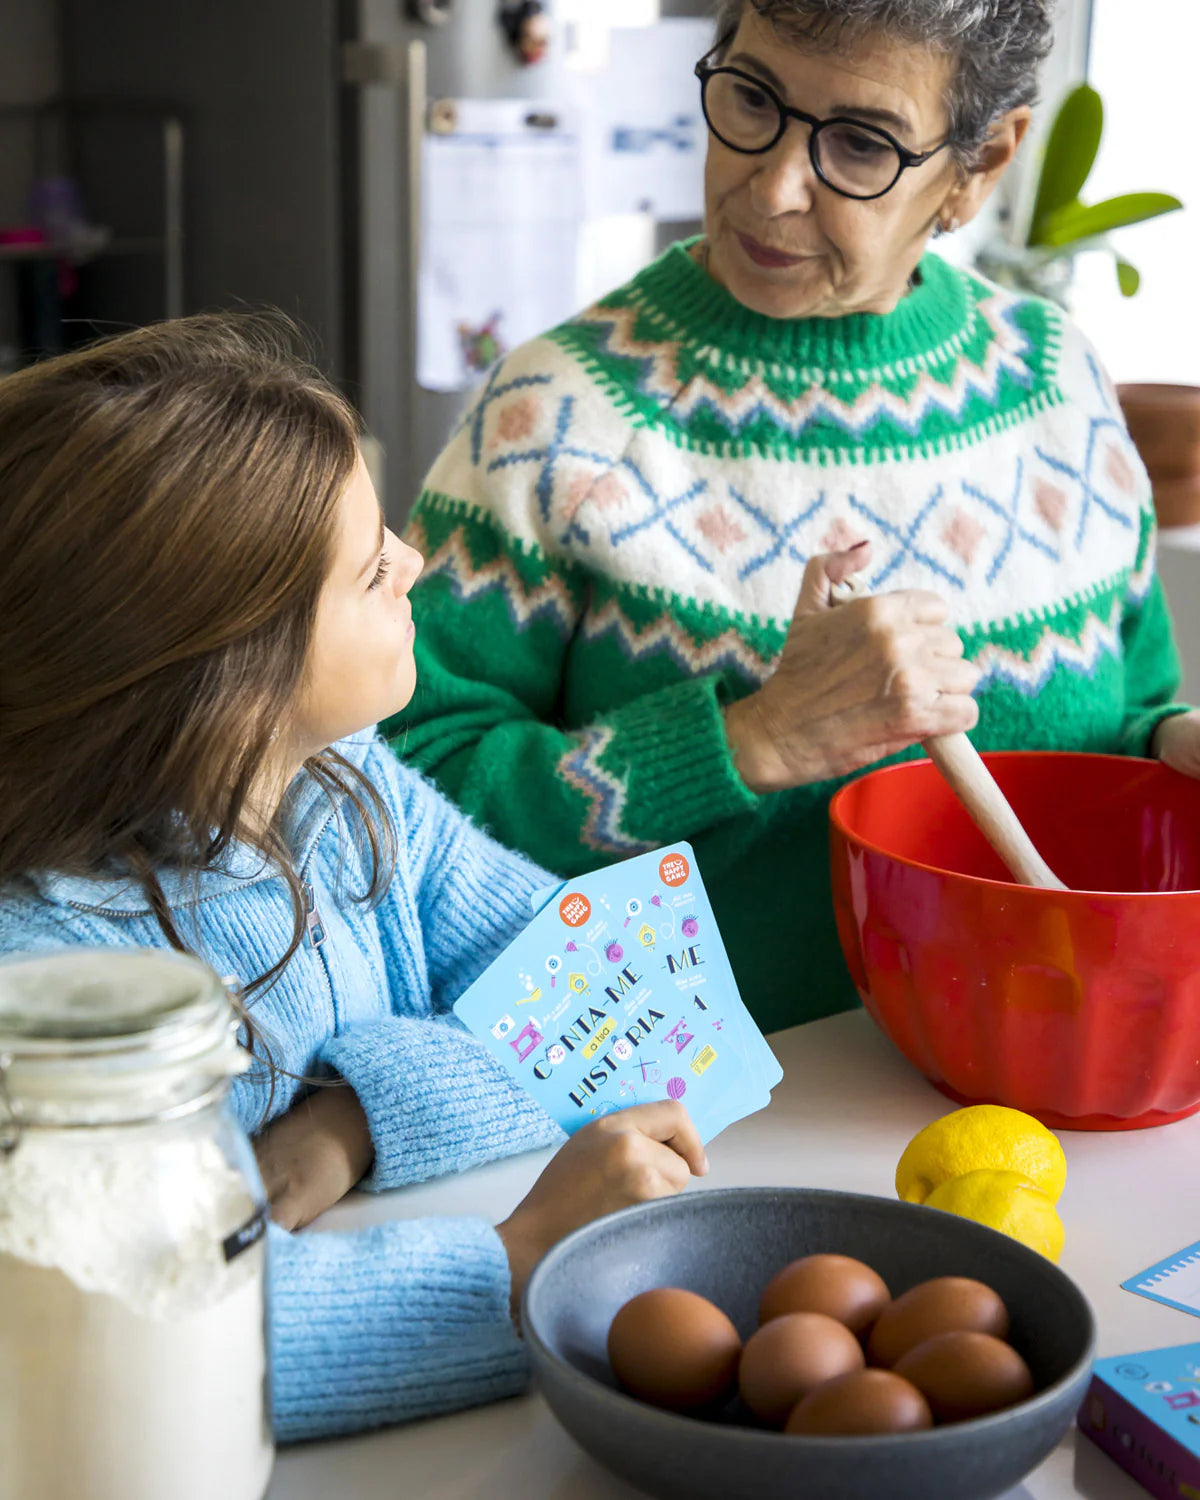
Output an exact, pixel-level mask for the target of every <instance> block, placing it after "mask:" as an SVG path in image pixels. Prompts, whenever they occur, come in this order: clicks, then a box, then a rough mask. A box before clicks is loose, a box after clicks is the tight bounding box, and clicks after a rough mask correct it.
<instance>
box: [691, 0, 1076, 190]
mask: <svg viewBox="0 0 1200 1500" xmlns="http://www.w3.org/2000/svg"><path fill="white" fill-rule="evenodd" d="M1054 3H1055V0H719V3H718V6H717V27H718V33H717V34H718V36H719V37H721V38H726V37H731V36H732V34H733V33H734V32H735V31H736V30H737V27H738V23H739V22H740V21H741V19H742V15H743V14H744V12H745V11H746V10H747V9H748V8H753V9H754V10H756V11H757V12H758V14H759V15H760V16H761V17H762V18H763V20H764V21H766V22H767V23H768V24H769V25H770V26H772V27H773V28H774V29H775V30H776V31H777V32H778V33H779V35H780V38H781V39H782V40H784V41H795V42H799V43H804V42H807V43H809V44H811V45H814V46H817V47H821V48H824V49H829V50H835V49H838V48H840V47H842V46H844V45H847V44H853V42H854V40H855V38H857V37H860V36H863V35H866V34H869V33H876V34H881V35H883V36H886V37H890V38H892V39H893V40H894V41H897V42H901V43H905V44H907V45H909V46H919V47H929V48H931V49H933V50H934V51H939V52H946V53H948V54H949V55H950V56H951V57H952V58H953V60H954V70H953V73H952V75H951V80H950V88H949V95H948V98H947V100H946V105H947V109H948V111H949V115H950V132H949V133H950V136H951V138H952V140H953V142H954V149H955V154H956V156H957V157H958V158H959V160H960V161H962V162H964V163H969V162H970V161H971V160H972V159H973V158H974V156H975V153H976V152H977V151H978V149H979V147H980V146H981V145H982V144H983V142H984V141H985V140H986V139H987V135H988V131H989V129H990V128H991V126H992V124H993V122H994V121H996V120H998V119H999V118H1000V116H1001V115H1003V114H1006V113H1007V112H1008V111H1009V110H1010V109H1016V108H1018V107H1019V106H1020V105H1023V104H1033V103H1035V101H1036V100H1037V90H1038V82H1037V75H1038V68H1039V65H1040V64H1041V62H1042V61H1043V59H1044V58H1045V57H1046V56H1047V55H1048V53H1049V51H1050V48H1051V46H1052V45H1053V41H1054V19H1053V14H1054Z"/></svg>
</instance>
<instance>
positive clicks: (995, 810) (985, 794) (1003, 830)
mask: <svg viewBox="0 0 1200 1500" xmlns="http://www.w3.org/2000/svg"><path fill="white" fill-rule="evenodd" d="M868 592H869V590H868V589H867V588H866V587H865V586H864V585H863V584H862V583H861V582H860V581H859V580H858V579H857V578H853V577H852V578H848V579H847V580H846V581H845V582H844V583H838V584H834V585H833V587H832V588H831V590H830V596H831V600H832V602H833V604H834V605H839V604H845V603H848V602H849V600H851V599H854V598H863V597H865V595H866V594H867V593H868ZM921 748H922V749H923V750H924V751H925V753H926V755H928V756H929V758H930V760H931V761H932V762H933V763H934V765H935V766H936V767H937V768H938V770H939V771H940V772H941V774H942V776H943V778H944V779H945V781H946V782H947V783H948V785H949V786H950V789H951V790H952V791H953V792H954V795H955V796H956V797H957V798H958V800H959V801H960V802H961V803H962V805H963V806H964V807H965V808H966V810H967V811H968V812H969V813H970V815H971V817H972V818H973V819H974V820H975V823H976V826H977V827H978V828H979V831H980V832H981V833H982V834H983V836H984V838H985V839H987V841H988V843H989V844H991V846H992V848H993V849H994V850H995V851H996V853H997V854H998V855H999V856H1000V858H1001V859H1002V860H1003V861H1004V863H1005V864H1006V865H1007V866H1008V869H1009V872H1010V873H1011V874H1012V875H1013V876H1014V878H1015V879H1016V881H1017V883H1018V884H1019V885H1033V886H1040V887H1041V888H1042V889H1043V890H1049V891H1065V890H1067V889H1068V887H1067V886H1065V885H1064V884H1063V883H1062V881H1061V880H1060V879H1059V878H1058V876H1057V875H1056V874H1055V873H1054V871H1053V870H1052V869H1051V868H1050V866H1049V865H1048V864H1047V863H1046V861H1045V860H1044V859H1043V858H1042V856H1041V855H1040V854H1039V853H1038V852H1037V850H1036V849H1035V848H1034V844H1033V840H1032V839H1031V838H1030V837H1029V835H1028V834H1027V833H1026V832H1025V830H1024V828H1022V826H1021V822H1020V819H1019V818H1018V817H1017V815H1016V813H1015V812H1013V810H1012V808H1011V807H1010V806H1009V805H1008V799H1007V798H1006V797H1005V795H1004V793H1003V792H1002V791H1001V790H1000V788H999V787H998V786H997V785H996V782H995V779H994V778H993V776H992V773H991V772H990V771H989V770H988V768H987V767H986V766H985V765H984V763H983V761H982V759H981V758H980V755H979V751H978V750H976V748H975V746H974V745H972V743H971V741H970V740H969V739H968V738H967V737H966V735H965V734H943V735H936V736H935V737H934V738H933V739H928V740H925V741H924V743H923V744H922V746H921Z"/></svg>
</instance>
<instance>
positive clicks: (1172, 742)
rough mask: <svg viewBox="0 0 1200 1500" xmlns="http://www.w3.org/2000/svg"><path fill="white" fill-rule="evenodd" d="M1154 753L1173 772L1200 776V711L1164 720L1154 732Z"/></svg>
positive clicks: (1190, 711)
mask: <svg viewBox="0 0 1200 1500" xmlns="http://www.w3.org/2000/svg"><path fill="white" fill-rule="evenodd" d="M1152 753H1153V754H1154V755H1156V756H1157V757H1158V759H1159V760H1161V761H1162V763H1163V764H1164V765H1166V766H1170V767H1171V769H1172V770H1173V771H1181V772H1182V773H1183V775H1184V776H1200V710H1197V709H1194V708H1193V709H1191V710H1189V712H1188V713H1186V714H1172V715H1171V717H1170V718H1169V719H1164V720H1163V721H1162V723H1161V724H1160V725H1159V726H1158V728H1157V729H1156V730H1155V731H1154V741H1153V746H1152Z"/></svg>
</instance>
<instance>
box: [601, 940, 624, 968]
mask: <svg viewBox="0 0 1200 1500" xmlns="http://www.w3.org/2000/svg"><path fill="white" fill-rule="evenodd" d="M604 956H605V958H607V959H608V961H609V963H610V964H619V963H620V962H621V960H622V959H623V958H624V957H625V950H624V948H622V947H621V945H620V943H609V945H608V947H607V948H605V950H604Z"/></svg>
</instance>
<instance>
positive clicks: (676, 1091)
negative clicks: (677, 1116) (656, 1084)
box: [667, 1078, 687, 1099]
mask: <svg viewBox="0 0 1200 1500" xmlns="http://www.w3.org/2000/svg"><path fill="white" fill-rule="evenodd" d="M686 1093H687V1084H686V1083H685V1082H684V1080H683V1079H682V1078H668V1079H667V1094H668V1097H670V1098H672V1099H682V1098H683V1096H684V1094H686Z"/></svg>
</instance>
